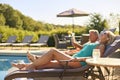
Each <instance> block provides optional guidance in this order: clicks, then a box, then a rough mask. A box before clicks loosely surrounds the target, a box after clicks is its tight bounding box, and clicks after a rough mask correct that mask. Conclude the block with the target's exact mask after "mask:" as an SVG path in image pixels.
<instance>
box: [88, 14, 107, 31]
mask: <svg viewBox="0 0 120 80" xmlns="http://www.w3.org/2000/svg"><path fill="white" fill-rule="evenodd" d="M106 24H107V23H106V20H105V19H103V18H102V16H101V15H100V14H96V13H94V14H91V15H90V21H89V23H88V25H87V29H88V30H87V31H89V30H90V29H96V30H98V31H99V32H100V31H102V30H103V29H104V28H105V27H107V26H106Z"/></svg>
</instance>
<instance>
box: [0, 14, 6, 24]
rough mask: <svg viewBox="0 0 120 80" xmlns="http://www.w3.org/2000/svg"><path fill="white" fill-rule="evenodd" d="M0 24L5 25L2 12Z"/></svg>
mask: <svg viewBox="0 0 120 80" xmlns="http://www.w3.org/2000/svg"><path fill="white" fill-rule="evenodd" d="M0 25H1V26H2V25H5V17H4V16H3V14H2V13H0Z"/></svg>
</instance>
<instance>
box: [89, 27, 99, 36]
mask: <svg viewBox="0 0 120 80" xmlns="http://www.w3.org/2000/svg"><path fill="white" fill-rule="evenodd" d="M91 32H94V33H95V34H96V35H97V36H99V32H98V30H94V29H92V30H89V33H91Z"/></svg>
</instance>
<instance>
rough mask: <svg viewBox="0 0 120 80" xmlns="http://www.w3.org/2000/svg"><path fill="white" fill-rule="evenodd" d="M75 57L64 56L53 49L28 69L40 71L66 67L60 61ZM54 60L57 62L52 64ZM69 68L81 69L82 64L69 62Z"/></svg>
mask: <svg viewBox="0 0 120 80" xmlns="http://www.w3.org/2000/svg"><path fill="white" fill-rule="evenodd" d="M70 59H73V57H71V56H69V55H67V54H64V53H62V52H60V51H58V50H57V49H51V50H50V51H48V52H47V53H46V54H44V55H43V56H41V57H40V58H38V59H36V60H34V62H33V63H32V64H27V65H26V69H36V68H37V69H38V68H47V67H48V68H49V67H53V68H59V67H62V66H63V65H64V63H59V60H70ZM52 60H56V62H52ZM68 66H70V67H73V68H76V67H80V66H81V65H80V62H69V64H68Z"/></svg>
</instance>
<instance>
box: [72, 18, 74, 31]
mask: <svg viewBox="0 0 120 80" xmlns="http://www.w3.org/2000/svg"><path fill="white" fill-rule="evenodd" d="M72 27H73V33H74V17H72Z"/></svg>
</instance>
